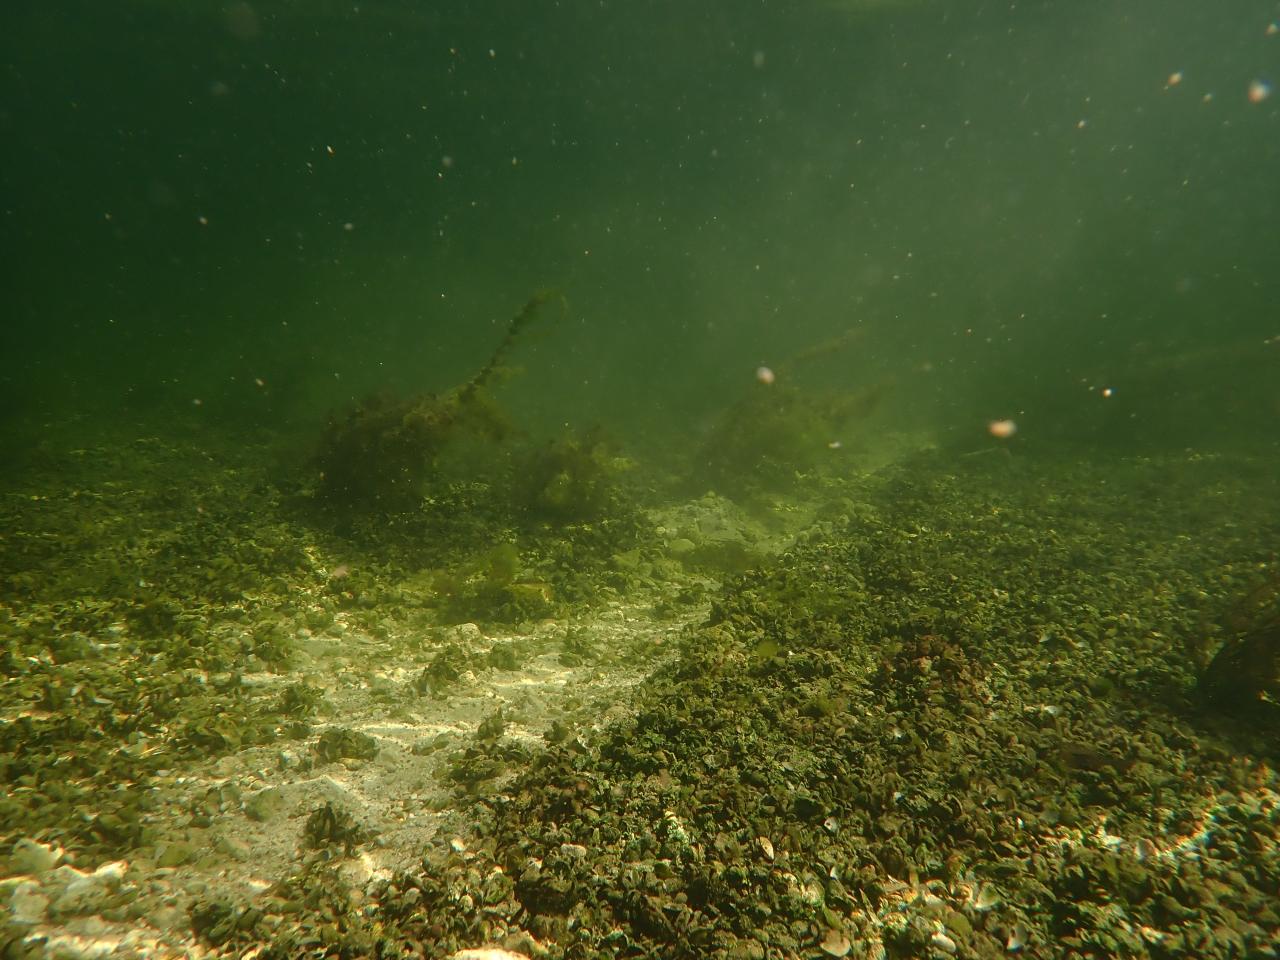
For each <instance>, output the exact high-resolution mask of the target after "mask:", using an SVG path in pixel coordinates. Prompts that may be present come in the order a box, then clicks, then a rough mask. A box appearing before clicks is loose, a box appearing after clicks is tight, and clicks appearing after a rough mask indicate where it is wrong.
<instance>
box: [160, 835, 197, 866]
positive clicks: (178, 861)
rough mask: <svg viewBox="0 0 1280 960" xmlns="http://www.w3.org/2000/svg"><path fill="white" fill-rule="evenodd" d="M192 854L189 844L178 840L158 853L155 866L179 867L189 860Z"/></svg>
mask: <svg viewBox="0 0 1280 960" xmlns="http://www.w3.org/2000/svg"><path fill="white" fill-rule="evenodd" d="M194 852H195V851H193V850H192V849H191V845H190V844H188V843H183V842H182V841H181V840H179V841H178V842H177V843H171V844H169V845H168V846H167V847H165V848H164V849H163V850H162V851H161V852H160V856H158V857H156V866H157V867H180V866H182V865H183V864H184V863H186V862H187V861H188V860H190V859H191V856H192V854H193V853H194Z"/></svg>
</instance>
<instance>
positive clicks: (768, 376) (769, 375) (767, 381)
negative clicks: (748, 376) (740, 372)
mask: <svg viewBox="0 0 1280 960" xmlns="http://www.w3.org/2000/svg"><path fill="white" fill-rule="evenodd" d="M756 379H757V380H759V381H760V382H761V383H763V384H764V385H765V386H766V387H769V386H772V385H773V381H775V380H777V379H778V378H777V376H776V375H775V374H774V372H773V371H772V370H770V369H769V368H768V367H765V366H759V367H756Z"/></svg>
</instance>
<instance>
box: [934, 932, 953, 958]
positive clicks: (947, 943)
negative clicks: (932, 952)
mask: <svg viewBox="0 0 1280 960" xmlns="http://www.w3.org/2000/svg"><path fill="white" fill-rule="evenodd" d="M929 942H930V943H931V944H933V946H935V947H937V948H938V949H939V950H941V951H942V952H943V953H955V952H956V942H955V941H954V940H952V939H951V938H950V937H948V936H947V935H946V934H945V933H942V932H938V933H935V934H934V935H933V936H931V937H930V938H929Z"/></svg>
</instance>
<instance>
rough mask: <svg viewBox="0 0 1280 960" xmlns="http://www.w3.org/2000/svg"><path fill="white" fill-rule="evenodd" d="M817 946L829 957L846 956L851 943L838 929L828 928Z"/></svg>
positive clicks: (851, 945)
mask: <svg viewBox="0 0 1280 960" xmlns="http://www.w3.org/2000/svg"><path fill="white" fill-rule="evenodd" d="M818 947H819V949H821V950H822V952H823V953H825V954H826V955H827V956H829V957H847V956H848V955H849V951H850V950H852V949H853V944H851V943H850V942H849V938H848V937H846V936H845V935H844V934H843V933H841V932H840V931H839V930H828V931H827V935H826V936H825V937H823V938H822V942H821V943H820V944H818Z"/></svg>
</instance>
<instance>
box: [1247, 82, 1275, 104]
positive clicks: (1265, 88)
mask: <svg viewBox="0 0 1280 960" xmlns="http://www.w3.org/2000/svg"><path fill="white" fill-rule="evenodd" d="M1248 96H1249V102H1250V103H1261V102H1262V101H1263V100H1265V99H1267V97H1269V96H1271V84H1269V83H1267V81H1265V80H1254V81H1253V82H1252V83H1250V84H1249V94H1248Z"/></svg>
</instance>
